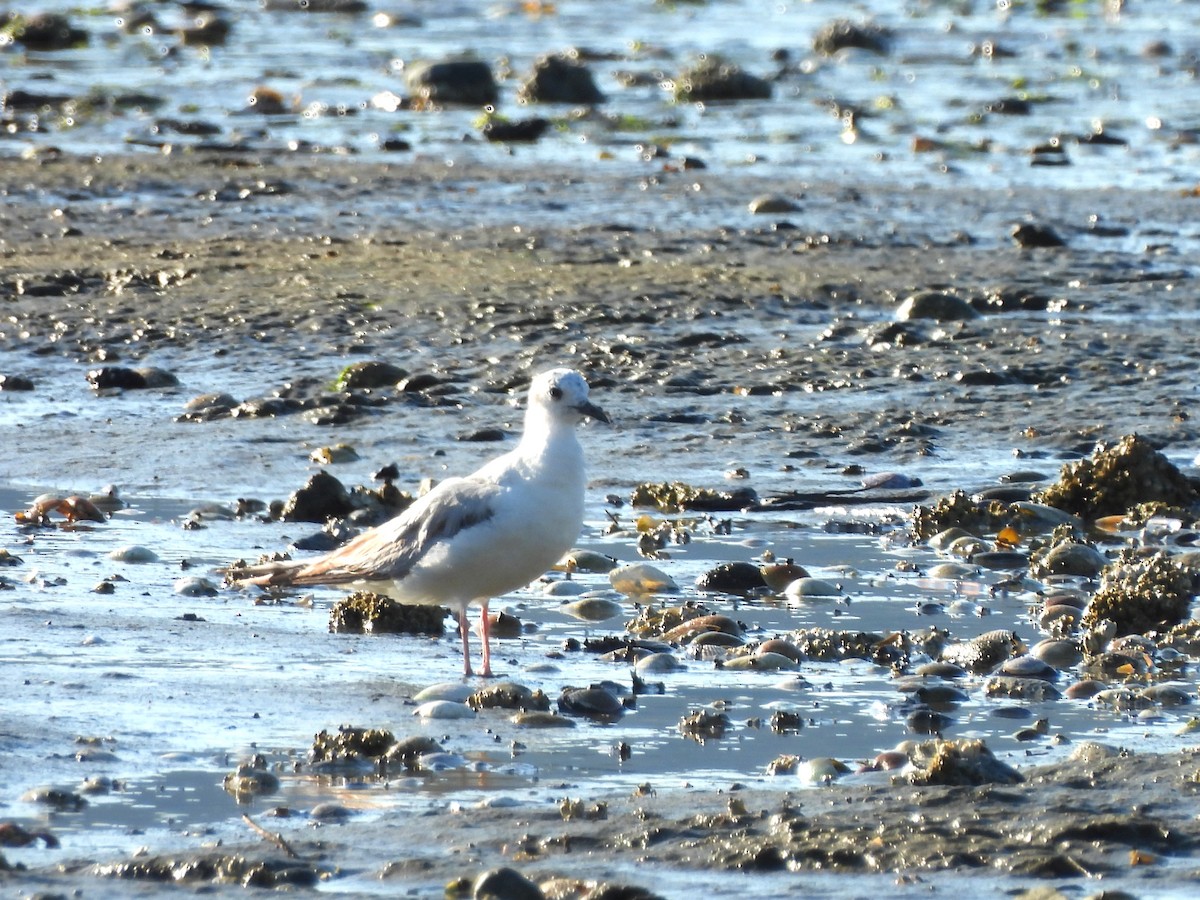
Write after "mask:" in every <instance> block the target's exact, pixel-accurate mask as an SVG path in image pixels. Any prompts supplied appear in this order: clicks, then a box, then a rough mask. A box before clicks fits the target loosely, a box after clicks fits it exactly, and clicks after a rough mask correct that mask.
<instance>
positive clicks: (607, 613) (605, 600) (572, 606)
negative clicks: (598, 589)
mask: <svg viewBox="0 0 1200 900" xmlns="http://www.w3.org/2000/svg"><path fill="white" fill-rule="evenodd" d="M559 610H560V611H561V612H564V613H566V614H567V615H568V616H570V617H571V618H573V619H579V620H580V621H582V622H605V621H607V620H609V619H614V618H616V617H617V616H619V615H621V614H622V613H623V612H625V607H624V606H623V605H621V604H620V603H618V602H617V601H616V600H613V599H611V598H609V597H581V598H580V599H578V600H573V601H572V602H570V603H564V604H563V605H562V606H560V607H559Z"/></svg>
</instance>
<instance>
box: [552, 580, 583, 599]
mask: <svg viewBox="0 0 1200 900" xmlns="http://www.w3.org/2000/svg"><path fill="white" fill-rule="evenodd" d="M587 591H588V586H587V585H586V584H580V583H579V582H578V581H571V580H570V579H567V578H560V579H557V580H555V581H548V582H546V584H545V585H543V586H542V595H543V596H545V597H578V596H579V595H580V594H586V593H587Z"/></svg>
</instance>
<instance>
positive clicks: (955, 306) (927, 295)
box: [896, 291, 979, 322]
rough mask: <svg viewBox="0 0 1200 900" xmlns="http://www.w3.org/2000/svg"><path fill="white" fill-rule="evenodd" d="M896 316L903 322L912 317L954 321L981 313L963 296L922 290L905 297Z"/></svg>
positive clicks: (977, 316) (974, 317)
mask: <svg viewBox="0 0 1200 900" xmlns="http://www.w3.org/2000/svg"><path fill="white" fill-rule="evenodd" d="M896 318H897V319H898V320H899V321H901V322H907V321H910V320H912V319H935V320H937V321H939V322H954V321H963V320H966V319H978V318H979V313H978V312H976V311H975V309H974V308H973V307H972V306H971V304H969V303H967V301H965V300H963V299H962V298H961V297H955V296H954V295H953V294H945V293H942V292H941V291H921V292H920V293H917V294H912V295H910V296H909V297H907V298H905V300H904V302H903V303H901V304H900V306H899V308H898V309H897V310H896Z"/></svg>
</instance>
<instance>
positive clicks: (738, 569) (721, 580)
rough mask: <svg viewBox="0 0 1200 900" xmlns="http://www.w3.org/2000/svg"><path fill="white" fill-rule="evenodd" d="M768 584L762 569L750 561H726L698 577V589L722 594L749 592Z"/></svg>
mask: <svg viewBox="0 0 1200 900" xmlns="http://www.w3.org/2000/svg"><path fill="white" fill-rule="evenodd" d="M766 586H767V583H766V581H764V580H763V575H762V571H761V570H760V569H759V568H758V566H756V565H754V564H753V563H748V562H726V563H721V564H720V565H719V566H716V567H715V568H712V569H709V570H708V571H707V572H705V573H704V574H703V575H701V576H700V577H699V578H697V579H696V589H697V590H701V591H713V592H715V593H721V594H749V593H750V592H752V591H757V590H760V589H762V588H765V587H766Z"/></svg>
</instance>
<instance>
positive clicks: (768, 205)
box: [748, 194, 800, 216]
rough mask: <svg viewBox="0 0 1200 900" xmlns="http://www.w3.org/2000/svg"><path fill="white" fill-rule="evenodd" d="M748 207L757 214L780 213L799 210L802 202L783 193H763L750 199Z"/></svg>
mask: <svg viewBox="0 0 1200 900" xmlns="http://www.w3.org/2000/svg"><path fill="white" fill-rule="evenodd" d="M748 208H749V210H750V212H751V213H753V214H754V215H756V216H761V215H778V214H782V213H791V212H799V211H800V204H799V203H796V201H794V200H792V199H791V198H790V197H785V196H783V194H761V195H759V196H757V197H755V198H754V199H753V200H751V201H750V203H749V207H748Z"/></svg>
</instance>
